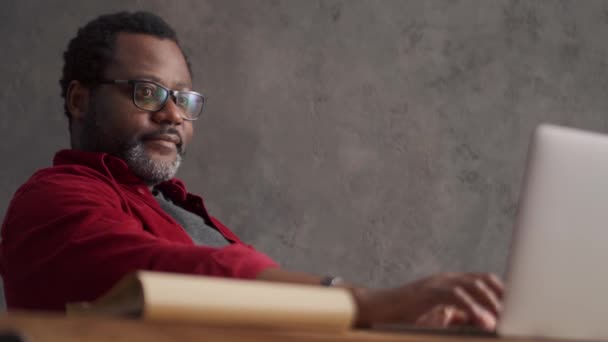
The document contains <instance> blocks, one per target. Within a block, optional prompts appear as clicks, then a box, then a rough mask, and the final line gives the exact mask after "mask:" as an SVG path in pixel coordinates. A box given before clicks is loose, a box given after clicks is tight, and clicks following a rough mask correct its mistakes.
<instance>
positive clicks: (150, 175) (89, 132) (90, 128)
mask: <svg viewBox="0 0 608 342" xmlns="http://www.w3.org/2000/svg"><path fill="white" fill-rule="evenodd" d="M96 105H97V103H94V102H93V103H92V108H91V109H92V110H91V111H90V113H89V115H87V116H86V118H85V123H84V134H83V135H82V136H81V138H82V141H81V146H82V147H83V149H84V150H87V151H95V152H106V153H109V154H111V155H114V156H116V157H119V158H121V159H122V160H124V161H125V162H126V163H127V165H128V166H129V169H130V170H131V172H133V174H134V175H135V176H137V177H138V178H140V179H141V180H142V181H143V182H144V183H146V185H148V186H154V185H156V184H159V183H162V182H165V181H168V180H169V179H171V178H173V177H175V174H176V173H177V169H179V166H180V164H181V161H182V155H183V154H184V151H183V150H182V148H181V146H180V147H178V151H177V155H176V157H175V160H173V161H170V162H160V161H154V160H152V159H150V158H149V157H148V156H147V155H146V150H145V147H144V145H143V141H142V140H141V139H140V137H133V138H132V139H130V140H129V141H118V140H116V137H115V135H114V134H113V132H112V130H111V129H110V128H108V127H106V126H104V125H102V124H101V123H100V122H99V121H98V120H99V115H98V114H99V111H98V110H97V107H96ZM166 129H167V127H164V130H166ZM161 130H162V129H161Z"/></svg>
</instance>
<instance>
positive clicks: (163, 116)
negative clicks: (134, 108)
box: [152, 95, 184, 126]
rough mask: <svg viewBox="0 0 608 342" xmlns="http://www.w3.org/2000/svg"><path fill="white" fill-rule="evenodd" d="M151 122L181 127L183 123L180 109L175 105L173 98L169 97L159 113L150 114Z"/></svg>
mask: <svg viewBox="0 0 608 342" xmlns="http://www.w3.org/2000/svg"><path fill="white" fill-rule="evenodd" d="M152 120H154V121H155V122H157V123H170V124H172V125H176V126H177V125H181V124H182V123H183V122H184V118H183V117H182V109H181V108H179V107H178V106H177V104H175V100H174V99H173V96H171V95H170V96H169V98H168V99H167V102H166V103H165V105H164V107H163V108H161V109H160V110H159V111H156V112H154V113H152Z"/></svg>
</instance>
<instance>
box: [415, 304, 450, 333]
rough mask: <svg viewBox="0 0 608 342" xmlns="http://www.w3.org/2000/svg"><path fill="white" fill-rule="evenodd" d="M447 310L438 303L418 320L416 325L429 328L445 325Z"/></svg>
mask: <svg viewBox="0 0 608 342" xmlns="http://www.w3.org/2000/svg"><path fill="white" fill-rule="evenodd" d="M445 315H446V311H445V308H444V306H442V305H437V306H435V307H433V308H432V309H431V310H429V311H428V312H426V313H424V314H423V315H422V316H420V318H418V319H417V320H416V325H418V326H421V327H428V328H441V327H444V326H445V325H444V323H443V322H444V321H445V320H446V318H445Z"/></svg>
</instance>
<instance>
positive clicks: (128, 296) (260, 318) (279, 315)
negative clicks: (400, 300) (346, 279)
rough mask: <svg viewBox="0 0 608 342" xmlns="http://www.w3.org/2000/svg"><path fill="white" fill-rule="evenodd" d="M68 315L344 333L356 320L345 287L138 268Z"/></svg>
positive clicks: (70, 307)
mask: <svg viewBox="0 0 608 342" xmlns="http://www.w3.org/2000/svg"><path fill="white" fill-rule="evenodd" d="M67 313H68V315H82V314H88V313H91V314H110V315H120V316H129V317H139V318H143V319H146V320H157V321H181V322H198V323H204V324H219V325H231V326H254V327H273V328H292V329H299V330H318V331H344V330H347V329H349V328H350V327H351V325H352V324H353V321H354V319H355V303H354V300H353V298H352V296H351V295H350V293H349V292H348V290H346V289H341V288H326V287H321V286H308V285H292V284H281V283H273V282H265V281H251V280H236V279H224V278H216V277H203V276H193V275H182V274H174V273H161V272H148V271H141V272H137V273H134V274H131V275H128V276H126V277H125V278H123V279H122V280H121V281H119V282H118V283H117V284H116V285H115V286H114V287H113V288H112V289H111V290H110V291H109V292H108V293H106V294H105V295H104V296H102V297H100V298H99V299H97V300H96V301H94V302H83V303H73V304H68V305H67Z"/></svg>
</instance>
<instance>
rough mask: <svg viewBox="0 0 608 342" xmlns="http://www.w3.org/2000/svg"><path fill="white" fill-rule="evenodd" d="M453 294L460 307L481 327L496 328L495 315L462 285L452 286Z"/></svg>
mask: <svg viewBox="0 0 608 342" xmlns="http://www.w3.org/2000/svg"><path fill="white" fill-rule="evenodd" d="M454 295H455V296H456V299H457V301H458V302H459V304H460V305H461V306H462V308H463V309H464V310H465V311H466V312H467V313H469V314H470V315H471V319H472V320H473V321H474V322H475V323H477V325H479V326H480V327H481V328H483V329H487V330H494V329H496V317H495V316H494V315H493V314H492V313H491V312H490V311H488V310H487V309H485V308H484V307H483V306H482V305H480V304H479V303H478V302H477V301H475V299H474V298H473V297H472V296H471V295H470V294H469V293H467V292H466V291H465V290H464V289H463V288H462V287H460V286H457V287H456V288H454Z"/></svg>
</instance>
